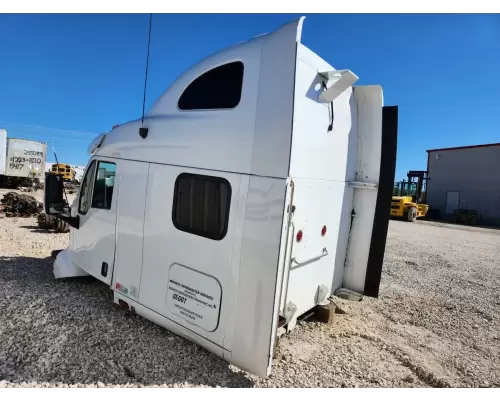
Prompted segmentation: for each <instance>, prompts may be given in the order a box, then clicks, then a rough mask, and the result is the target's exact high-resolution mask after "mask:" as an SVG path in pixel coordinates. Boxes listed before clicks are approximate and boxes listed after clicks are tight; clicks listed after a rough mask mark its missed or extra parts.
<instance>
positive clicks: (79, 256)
mask: <svg viewBox="0 0 500 400" xmlns="http://www.w3.org/2000/svg"><path fill="white" fill-rule="evenodd" d="M303 20H304V18H300V19H299V20H297V21H293V22H291V23H288V24H286V25H284V26H282V27H281V28H280V29H278V30H276V31H275V32H272V33H270V34H266V35H263V36H259V37H257V38H254V39H252V40H250V41H248V42H245V43H241V44H238V45H235V46H233V47H230V48H227V49H225V50H223V51H220V52H218V53H217V54H214V55H212V56H210V57H208V58H206V59H204V60H202V61H200V62H199V63H198V64H196V65H195V66H193V67H192V68H190V69H189V70H187V71H186V72H185V73H184V74H183V75H182V76H180V77H179V78H178V79H177V80H176V81H175V82H174V83H173V84H172V86H171V87H170V88H169V89H168V90H166V91H165V92H164V94H163V95H162V96H161V97H160V98H159V99H158V100H157V101H156V103H155V104H154V105H153V106H152V108H151V109H150V111H149V113H148V114H147V115H146V118H145V119H144V126H142V124H141V120H140V119H139V120H135V121H131V122H129V123H126V124H123V125H121V126H118V127H115V128H114V129H112V131H111V132H107V133H105V134H102V135H100V136H99V137H97V138H96V139H95V140H94V142H93V143H92V144H91V148H90V149H89V150H90V152H91V154H92V156H91V159H90V161H89V163H88V166H87V168H86V172H85V176H84V178H83V183H82V186H81V189H80V192H79V195H78V197H77V198H76V199H75V201H74V203H73V205H72V207H71V209H70V210H69V211H68V210H66V211H64V207H63V205H64V202H63V200H62V190H61V188H60V186H58V185H59V184H58V178H57V177H56V176H52V177H51V178H50V182H49V184H48V185H47V184H46V191H45V196H46V201H45V203H46V210H47V212H48V213H52V214H56V215H59V217H60V218H63V219H65V220H67V221H68V222H70V224H71V225H72V226H73V228H72V229H71V243H70V246H69V247H68V248H67V249H65V250H63V251H61V252H59V253H58V254H57V257H56V260H55V262H54V275H55V277H56V278H65V277H73V276H82V275H92V276H94V277H96V278H97V279H100V280H101V281H103V282H105V283H106V284H108V285H110V287H111V289H112V290H113V291H114V301H115V302H116V303H118V304H121V305H123V306H125V307H127V308H129V309H131V310H133V311H134V312H136V313H137V314H138V315H141V316H143V317H144V318H147V319H149V320H151V321H153V322H155V323H157V324H159V325H161V326H163V327H165V328H167V329H169V330H171V331H173V332H175V333H177V334H179V335H181V336H183V337H186V338H188V339H190V340H192V341H194V342H196V343H198V344H199V345H201V346H203V347H205V348H206V349H208V350H209V351H211V352H213V353H215V354H217V355H218V356H219V357H222V358H224V359H225V360H227V361H228V362H230V363H233V364H234V365H236V366H238V367H240V368H242V369H244V370H246V371H249V372H251V373H253V374H256V375H260V376H268V375H269V373H270V371H271V365H272V355H273V353H274V347H275V341H276V335H277V331H278V327H279V326H284V327H286V328H288V329H289V330H290V329H292V328H293V327H294V325H295V323H296V321H297V317H299V316H300V315H301V314H303V313H305V312H307V311H308V310H310V309H312V308H313V307H315V306H316V305H318V304H324V303H325V302H326V301H327V299H328V297H330V296H332V295H334V294H335V293H338V291H339V290H340V291H342V290H350V291H355V292H357V293H360V294H364V295H366V296H373V297H377V296H378V290H379V283H380V276H381V270H382V261H383V256H384V249H385V240H386V234H387V228H388V219H389V207H390V202H391V194H392V185H393V180H394V169H395V157H396V137H397V106H393V107H385V106H384V105H383V95H382V88H381V87H380V86H355V87H353V86H352V85H353V83H354V82H355V81H356V80H357V77H356V75H354V74H353V73H352V72H350V71H349V70H335V69H334V68H333V67H332V66H331V65H329V64H328V63H327V62H326V61H324V60H323V59H322V58H320V57H319V56H318V55H316V54H315V53H313V52H312V51H311V50H309V49H308V48H307V47H305V46H304V45H303V44H301V43H300V38H301V31H302V23H303ZM47 179H49V178H47Z"/></svg>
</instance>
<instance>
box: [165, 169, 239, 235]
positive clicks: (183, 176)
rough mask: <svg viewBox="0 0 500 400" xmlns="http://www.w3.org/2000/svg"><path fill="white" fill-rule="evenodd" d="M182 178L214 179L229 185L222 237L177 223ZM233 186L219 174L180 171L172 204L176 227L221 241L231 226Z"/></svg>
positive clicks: (173, 221) (173, 219)
mask: <svg viewBox="0 0 500 400" xmlns="http://www.w3.org/2000/svg"><path fill="white" fill-rule="evenodd" d="M181 178H190V179H193V178H194V179H198V180H201V181H207V180H208V181H213V182H219V183H224V184H225V185H226V186H227V189H228V196H227V203H226V209H225V213H226V214H225V215H226V218H225V221H224V229H223V230H222V233H221V235H220V237H219V236H218V235H207V234H206V232H202V231H199V230H197V229H187V228H183V227H180V226H179V225H178V224H177V223H176V214H177V192H178V190H177V189H178V184H179V179H181ZM232 190H233V189H232V187H231V183H230V182H229V181H228V180H227V179H226V178H222V177H219V176H212V175H201V174H192V173H189V172H182V173H180V174H179V175H178V176H177V178H175V184H174V200H173V205H172V223H173V224H174V226H175V228H176V229H178V230H179V231H182V232H186V233H190V234H192V235H196V236H200V237H204V238H207V239H212V240H216V241H221V240H222V239H224V238H225V237H226V235H227V231H228V228H229V212H230V209H231V198H232Z"/></svg>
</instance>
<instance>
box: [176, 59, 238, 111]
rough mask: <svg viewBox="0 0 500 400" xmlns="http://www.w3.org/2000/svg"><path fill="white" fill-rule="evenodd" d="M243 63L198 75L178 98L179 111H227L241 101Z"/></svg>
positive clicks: (221, 66) (229, 64)
mask: <svg viewBox="0 0 500 400" xmlns="http://www.w3.org/2000/svg"><path fill="white" fill-rule="evenodd" d="M243 70H244V68H243V63H242V62H241V61H235V62H231V63H228V64H224V65H220V66H218V67H216V68H213V69H211V70H209V71H207V72H205V73H204V74H202V75H200V76H199V77H198V78H196V79H195V80H194V81H193V82H191V83H190V84H189V86H188V87H187V88H186V89H185V90H184V93H182V95H181V97H180V98H179V103H178V108H179V110H181V111H195V110H228V109H231V108H235V107H236V106H237V105H238V104H239V102H240V100H241V92H242V89H243Z"/></svg>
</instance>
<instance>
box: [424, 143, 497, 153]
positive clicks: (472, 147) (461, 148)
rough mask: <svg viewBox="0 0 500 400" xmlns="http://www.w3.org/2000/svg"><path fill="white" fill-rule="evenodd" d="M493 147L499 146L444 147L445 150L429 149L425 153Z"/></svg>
mask: <svg viewBox="0 0 500 400" xmlns="http://www.w3.org/2000/svg"><path fill="white" fill-rule="evenodd" d="M493 146H500V143H488V144H476V145H474V146H459V147H445V148H442V149H430V150H426V151H427V153H431V152H433V151H447V150H463V149H477V148H480V147H493Z"/></svg>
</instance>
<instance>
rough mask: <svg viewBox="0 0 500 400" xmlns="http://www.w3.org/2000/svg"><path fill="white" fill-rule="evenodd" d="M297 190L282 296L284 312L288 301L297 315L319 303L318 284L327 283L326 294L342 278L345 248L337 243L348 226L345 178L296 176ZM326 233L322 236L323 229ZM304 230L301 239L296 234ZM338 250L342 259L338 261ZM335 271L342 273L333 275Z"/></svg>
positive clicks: (325, 285) (328, 293) (323, 284)
mask: <svg viewBox="0 0 500 400" xmlns="http://www.w3.org/2000/svg"><path fill="white" fill-rule="evenodd" d="M293 182H294V184H295V191H294V198H293V205H294V206H295V211H294V213H293V217H292V223H293V236H292V237H291V238H290V239H291V244H290V247H291V251H290V253H291V259H290V260H289V272H288V275H289V281H288V284H287V285H286V286H287V288H288V290H287V293H286V295H285V296H283V298H282V305H281V310H282V312H284V309H285V306H286V305H287V304H288V302H292V303H293V304H294V305H295V306H296V307H297V311H296V315H295V317H298V316H299V315H301V314H303V313H304V312H306V311H308V310H310V309H311V308H312V307H314V306H315V305H316V304H318V301H317V298H316V297H317V294H318V288H319V287H320V286H324V287H325V290H326V293H327V295H328V296H329V295H330V293H331V291H332V282H333V281H334V280H335V281H336V282H338V281H340V280H341V276H342V273H343V269H344V259H343V257H345V251H344V249H343V248H338V247H337V241H338V238H339V236H340V235H341V234H342V233H345V231H346V228H347V227H348V226H349V222H350V221H349V220H348V219H345V218H344V219H343V218H342V217H343V213H342V210H343V202H344V194H345V191H346V190H348V189H347V188H346V185H345V183H344V182H334V181H324V180H310V179H294V180H293ZM324 226H325V227H326V234H325V235H324V236H322V229H323V227H324ZM299 232H302V239H301V240H300V241H298V240H297V235H298V234H299ZM338 253H341V256H340V257H339V261H340V262H339V263H338V264H336V259H337V256H338ZM334 273H336V274H339V275H340V277H338V278H337V279H334Z"/></svg>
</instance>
